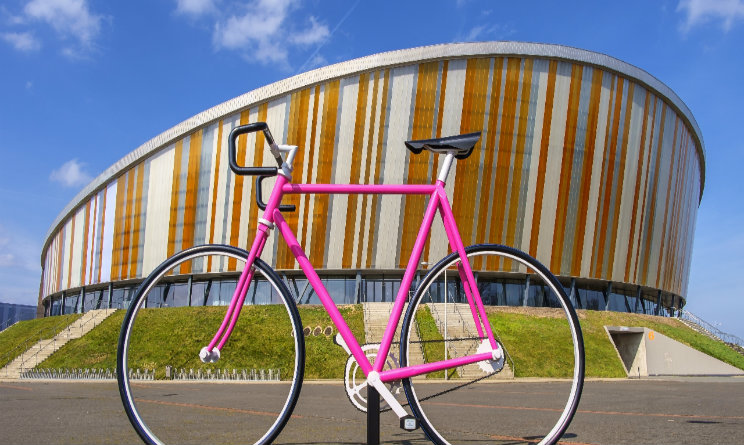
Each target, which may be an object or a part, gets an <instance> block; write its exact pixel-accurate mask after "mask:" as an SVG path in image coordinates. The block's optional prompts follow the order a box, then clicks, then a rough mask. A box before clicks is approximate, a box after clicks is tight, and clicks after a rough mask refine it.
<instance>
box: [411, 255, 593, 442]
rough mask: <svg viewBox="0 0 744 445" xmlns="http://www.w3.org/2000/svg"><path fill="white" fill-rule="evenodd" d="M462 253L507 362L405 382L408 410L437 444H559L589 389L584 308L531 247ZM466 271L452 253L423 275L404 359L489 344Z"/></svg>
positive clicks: (433, 357) (428, 358)
mask: <svg viewBox="0 0 744 445" xmlns="http://www.w3.org/2000/svg"><path fill="white" fill-rule="evenodd" d="M465 250H466V253H467V256H468V261H469V264H470V266H471V268H472V270H473V272H474V276H475V280H476V285H477V288H478V293H479V294H480V296H481V299H482V300H483V302H484V305H485V309H486V316H487V318H488V322H489V324H490V326H491V329H492V331H493V333H494V336H495V338H496V340H497V341H498V343H499V344H500V346H501V347H502V348H503V350H504V352H505V360H503V361H498V360H497V361H486V362H480V363H475V364H471V365H466V366H461V367H457V368H452V369H448V370H446V371H439V372H435V373H430V374H428V375H426V376H422V377H417V378H413V379H404V380H403V387H404V389H405V392H406V396H407V398H408V402H409V404H410V405H411V409H412V411H413V413H414V415H415V416H416V417H417V418H418V419H419V421H420V424H421V427H422V429H423V430H424V432H425V433H426V434H427V436H428V437H429V439H431V440H432V441H433V442H434V443H437V444H459V443H468V444H473V443H488V444H492V443H510V444H511V443H537V442H539V443H541V444H545V443H555V442H556V441H558V439H560V438H561V436H563V435H564V434H567V433H566V430H567V428H568V425H569V423H570V422H571V419H572V417H573V415H574V413H575V412H576V408H577V406H578V403H579V399H580V397H581V391H582V387H583V381H584V344H583V339H582V334H581V327H580V325H579V319H578V317H577V314H576V312H575V311H574V309H573V306H572V304H571V302H570V300H569V298H568V297H567V296H566V293H565V291H564V289H563V287H562V285H561V284H560V282H559V281H558V280H557V279H556V278H555V276H553V275H552V274H551V273H550V272H549V271H548V270H547V269H546V268H545V267H544V266H543V265H542V264H540V263H539V262H537V260H535V259H534V258H532V257H530V256H529V255H527V254H525V253H524V252H521V251H519V250H516V249H512V248H509V247H506V246H501V245H495V244H483V245H476V246H470V247H468V248H466V249H465ZM461 273H462V269H461V262H460V258H459V256H458V255H457V254H451V255H449V256H447V257H445V258H444V259H442V260H441V261H440V262H439V263H437V264H436V265H435V266H433V267H432V269H431V270H430V271H429V273H428V274H427V275H426V276H425V277H424V278H423V280H422V282H421V284H420V285H419V287H418V288H417V290H416V294H415V296H414V297H413V299H412V300H411V303H410V306H409V308H408V311H407V312H406V317H405V319H404V321H403V327H402V332H401V358H400V359H401V360H400V361H401V365H402V366H409V365H416V364H421V363H431V362H436V361H442V360H446V359H452V358H457V357H462V356H465V355H472V354H475V353H476V352H485V351H487V350H490V345H489V342H488V339H487V336H486V333H485V330H484V329H480V330H479V329H478V327H477V325H476V323H475V321H474V317H473V312H472V310H471V306H470V304H469V303H468V297H467V293H466V289H465V287H464V286H463V284H462V280H461ZM479 348H480V349H479ZM515 377H516V378H515ZM519 377H530V378H525V379H520V378H519Z"/></svg>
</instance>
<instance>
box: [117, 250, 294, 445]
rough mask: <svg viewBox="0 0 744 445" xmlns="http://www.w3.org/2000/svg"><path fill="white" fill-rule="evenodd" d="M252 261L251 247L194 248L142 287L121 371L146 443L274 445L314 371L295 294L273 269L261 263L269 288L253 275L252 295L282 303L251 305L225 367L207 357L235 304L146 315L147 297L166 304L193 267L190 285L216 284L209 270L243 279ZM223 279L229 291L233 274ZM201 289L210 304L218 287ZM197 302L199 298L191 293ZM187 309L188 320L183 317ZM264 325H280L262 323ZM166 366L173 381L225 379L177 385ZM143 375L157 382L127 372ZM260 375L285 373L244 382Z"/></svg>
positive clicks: (258, 273) (122, 338)
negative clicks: (202, 354)
mask: <svg viewBox="0 0 744 445" xmlns="http://www.w3.org/2000/svg"><path fill="white" fill-rule="evenodd" d="M247 256H248V252H246V251H245V250H242V249H239V248H236V247H231V246H224V245H204V246H198V247H193V248H190V249H186V250H184V251H181V252H179V253H177V254H176V255H174V256H172V257H171V258H169V259H167V260H166V261H165V262H163V263H162V264H161V265H160V266H158V267H157V268H156V269H155V270H154V271H153V272H152V273H151V274H150V275H149V276H148V277H147V279H146V280H145V281H144V282H143V283H142V284H141V285H140V286H139V288H138V289H137V292H136V294H135V297H134V298H133V299H132V301H131V303H130V306H129V309H128V310H127V313H126V315H125V317H124V321H123V323H122V327H121V333H120V335H119V343H118V350H117V364H116V371H117V380H118V385H119V393H120V395H121V399H122V402H123V404H124V408H125V410H126V413H127V416H128V417H129V421H130V422H131V423H132V425H133V426H134V428H135V430H136V431H137V434H139V436H140V437H141V438H142V440H143V441H144V442H145V443H150V444H157V443H168V442H170V443H175V442H178V443H181V442H191V443H219V442H224V443H258V444H264V443H271V442H272V441H273V440H274V439H275V438H276V437H277V435H279V433H280V432H281V430H282V428H283V427H284V425H285V424H286V422H287V420H288V419H289V417H290V415H291V414H292V411H293V409H294V406H295V404H296V402H297V398H298V397H299V395H300V388H301V386H302V379H303V375H304V369H305V343H304V337H303V335H302V323H301V321H300V316H299V312H298V311H297V306H296V305H295V302H294V300H293V299H292V298H291V295H290V293H289V291H288V290H287V288H286V286H285V285H284V283H283V281H282V280H281V279H280V278H279V276H278V275H277V274H276V272H274V270H273V269H271V267H269V266H268V265H267V264H266V263H264V262H263V261H261V260H260V259H256V261H255V263H254V269H255V273H254V277H260V279H261V280H263V281H261V285H260V286H256V283H257V281H256V278H254V280H253V281H252V282H251V283H250V288H249V289H248V292H249V293H250V292H251V291H252V289H254V288H255V289H260V290H262V291H263V292H268V293H267V294H266V295H269V297H268V298H269V299H270V303H277V304H254V305H250V306H248V305H246V306H244V307H243V308H242V312H241V316H240V320H239V321H238V323H237V324H236V327H235V330H234V331H233V334H232V336H231V338H230V341H229V342H228V343H227V344H226V345H225V346H224V347H223V350H222V351H221V358H220V360H219V361H218V362H217V363H207V364H204V363H202V362H201V360H200V359H199V351H200V349H201V348H202V347H203V346H206V345H207V343H209V341H210V340H211V339H212V336H213V335H214V334H215V333H216V332H217V329H218V328H219V325H220V323H221V322H222V320H223V318H224V316H225V314H226V306H203V307H188V306H187V307H173V308H164V307H163V308H157V309H156V308H145V306H146V302H147V301H148V297H149V298H150V300H149V304H150V305H152V304H153V301H155V299H156V298H161V300H158V301H162V297H161V296H162V294H163V293H166V296H167V295H170V294H169V293H167V292H168V290H169V289H171V288H175V286H177V285H179V283H182V282H184V281H185V280H187V279H188V275H185V274H183V273H182V271H184V270H188V272H189V274H191V276H192V279H193V281H189V282H190V283H191V282H196V280H199V279H208V278H209V277H210V276H211V277H214V276H215V275H204V273H206V272H213V273H214V272H215V270H216V269H217V270H222V271H223V272H224V271H225V270H226V268H227V269H229V270H231V271H237V272H239V271H240V270H242V269H243V266H244V264H245V259H246V258H247ZM207 257H209V258H211V259H212V260H207ZM235 263H237V264H235ZM220 264H222V266H219V267H218V265H220ZM228 264H229V266H228ZM207 267H210V270H207ZM200 274H201V275H200ZM234 276H235V273H233V274H231V275H230V277H234ZM205 277H206V278H205ZM220 278H221V279H222V280H223V281H221V282H219V284H217V285H216V286H217V289H218V290H217V291H216V292H219V286H224V284H222V283H225V282H226V281H224V280H225V278H226V274H224V273H222V274H221V277H220ZM232 279H233V280H234V278H232ZM164 283H169V284H164ZM200 283H201V286H202V287H200V288H199V289H203V292H202V294H203V295H204V302H205V303H206V301H207V296H210V295H213V294H211V292H215V290H213V286H212V285H211V282H209V283H210V284H206V283H207V282H206V281H202V282H200ZM215 283H217V281H215ZM158 284H162V286H158ZM194 287H196V285H194V286H191V287H190V288H189V289H192V290H193V289H194ZM222 293H226V292H222ZM173 295H174V298H175V295H176V291H175V290H174V293H173ZM188 295H189V296H191V298H192V300H191V301H194V296H193V295H192V294H191V290H189V294H188ZM200 295H201V294H200ZM230 295H232V294H231V293H230ZM254 295H255V294H254ZM282 306H283V309H282ZM179 312H180V313H182V314H186V315H187V316H186V317H184V316H181V317H179V316H178V315H179ZM264 320H268V321H271V322H272V324H271V326H269V325H268V324H266V325H263V324H262V321H264ZM262 341H264V343H263V344H262V343H261V342H262ZM138 351H139V352H138ZM166 365H170V366H172V368H171V376H170V379H173V377H174V375H178V376H179V377H181V378H183V377H187V376H201V377H204V376H205V375H209V376H216V375H219V376H220V379H212V380H209V379H200V380H198V381H196V380H192V381H181V382H180V383H178V384H174V382H172V381H167V380H168V379H166V378H165V373H166V372H165V366H166ZM142 368H144V369H148V370H149V369H154V370H155V373H154V377H155V378H154V380H139V381H137V383H136V384H132V382H131V380H134V379H133V378H132V379H131V380H130V375H129V374H130V372H129V371H128V370H135V369H137V370H139V369H142ZM182 369H183V372H181V370H182ZM220 369H222V370H223V372H221V373H219V372H220ZM233 369H234V370H235V371H232V370H233ZM252 369H256V372H255V373H253V374H251V370H252ZM243 370H246V372H245V374H244V373H243ZM261 370H263V371H264V373H263V377H264V378H266V377H267V376H268V377H273V378H276V377H277V375H278V376H279V377H280V379H281V382H279V383H276V382H273V383H268V384H262V383H260V382H246V380H247V379H246V378H245V377H244V376H247V377H248V379H250V377H251V375H253V376H261V375H262V374H261ZM275 370H279V372H276V371H275ZM137 372H139V371H135V374H136V373H137ZM148 372H149V371H148ZM143 373H144V371H143ZM207 373H208V374H207ZM217 373H219V374H217ZM269 373H270V374H269ZM236 376H237V378H235V377H236ZM132 377H134V376H132ZM187 380H188V379H187ZM272 403H273V406H272Z"/></svg>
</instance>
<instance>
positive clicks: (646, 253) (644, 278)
mask: <svg viewBox="0 0 744 445" xmlns="http://www.w3.org/2000/svg"><path fill="white" fill-rule="evenodd" d="M666 109H667V107H666V104H664V103H662V104H661V125H660V126H659V141H658V144H657V148H656V163H655V172H654V185H653V187H652V188H651V205H650V207H649V208H650V213H649V219H648V221H649V225H648V226H649V233H648V236H647V237H646V243H645V245H644V248H643V273H642V275H641V280H640V281H641V282H642V283H644V284H648V279H647V277H648V267H649V263H650V258H649V254H650V251H651V240H652V238H653V235H654V218H655V217H656V192H657V189H658V184H659V170H660V167H659V164H661V145H662V142H663V141H664V125H665V124H666V120H665V116H666Z"/></svg>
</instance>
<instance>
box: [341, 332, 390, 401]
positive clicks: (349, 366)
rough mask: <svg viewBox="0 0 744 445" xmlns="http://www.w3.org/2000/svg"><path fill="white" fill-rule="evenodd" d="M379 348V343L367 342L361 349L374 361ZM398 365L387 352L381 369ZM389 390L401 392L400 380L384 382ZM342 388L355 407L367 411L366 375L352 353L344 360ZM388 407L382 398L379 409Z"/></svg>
mask: <svg viewBox="0 0 744 445" xmlns="http://www.w3.org/2000/svg"><path fill="white" fill-rule="evenodd" d="M379 349H380V345H379V343H368V344H365V345H362V351H363V352H364V354H365V355H366V356H367V358H368V359H369V361H370V362H372V363H374V359H375V357H376V356H377V351H378V350H379ZM397 367H398V359H397V358H396V357H395V355H394V354H391V353H388V356H387V361H386V362H385V366H383V370H387V369H395V368H397ZM385 386H387V387H388V389H389V390H390V392H392V393H393V394H399V393H400V392H401V388H402V385H401V382H400V380H396V381H393V382H388V383H385ZM344 389H345V390H346V397H348V398H349V401H350V402H351V404H352V405H354V407H356V409H358V410H359V411H361V412H364V413H366V412H367V377H366V376H365V375H364V372H363V371H362V368H361V367H359V364H358V363H357V361H356V359H355V358H354V356H353V355H350V356H349V358H348V359H347V360H346V372H344ZM387 407H388V405H387V403H385V401H384V400H380V410H381V411H384V410H385V409H386V408H387Z"/></svg>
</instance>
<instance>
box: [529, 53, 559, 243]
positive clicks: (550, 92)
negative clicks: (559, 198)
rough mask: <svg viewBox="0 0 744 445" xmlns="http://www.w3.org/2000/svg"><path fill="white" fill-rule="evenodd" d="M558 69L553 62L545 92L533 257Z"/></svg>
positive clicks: (537, 236)
mask: <svg viewBox="0 0 744 445" xmlns="http://www.w3.org/2000/svg"><path fill="white" fill-rule="evenodd" d="M557 69H558V62H556V61H555V60H551V61H550V66H549V68H548V85H547V88H546V91H545V111H544V113H543V127H542V139H541V141H540V162H539V164H538V166H537V184H536V188H535V206H534V209H533V212H532V230H531V231H530V255H531V256H533V257H537V243H538V241H539V238H540V219H541V214H542V199H543V192H544V190H545V170H546V166H547V163H548V147H549V145H550V125H551V122H552V118H553V98H554V96H555V76H556V71H557Z"/></svg>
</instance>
